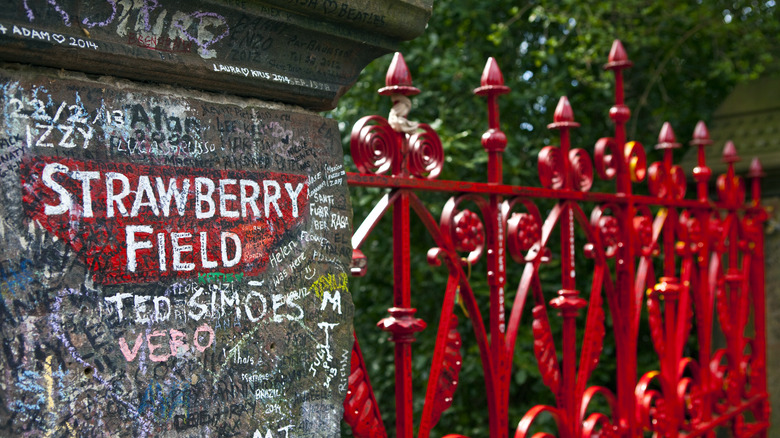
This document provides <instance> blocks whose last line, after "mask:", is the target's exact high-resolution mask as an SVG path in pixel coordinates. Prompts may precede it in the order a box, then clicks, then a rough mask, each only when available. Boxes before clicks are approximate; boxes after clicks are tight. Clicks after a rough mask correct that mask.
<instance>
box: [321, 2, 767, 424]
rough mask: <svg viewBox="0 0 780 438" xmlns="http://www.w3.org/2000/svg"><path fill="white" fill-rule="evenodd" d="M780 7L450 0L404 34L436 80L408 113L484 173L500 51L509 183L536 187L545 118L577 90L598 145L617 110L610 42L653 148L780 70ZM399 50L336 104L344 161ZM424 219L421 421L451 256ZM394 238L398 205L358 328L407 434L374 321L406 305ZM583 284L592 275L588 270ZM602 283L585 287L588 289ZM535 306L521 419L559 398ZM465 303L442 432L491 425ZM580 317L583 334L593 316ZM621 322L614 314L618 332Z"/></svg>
mask: <svg viewBox="0 0 780 438" xmlns="http://www.w3.org/2000/svg"><path fill="white" fill-rule="evenodd" d="M777 14H778V8H777V7H776V6H775V1H773V0H769V1H748V0H731V1H726V0H698V1H690V2H679V1H673V0H656V1H650V0H621V1H618V0H613V1H604V2H598V3H596V2H583V1H575V0H563V1H561V0H536V1H530V2H522V3H519V4H518V2H516V1H509V0H493V1H484V0H437V1H436V2H435V5H434V11H433V17H432V18H431V20H430V22H429V25H428V28H427V30H426V32H425V34H424V35H423V36H422V37H420V38H418V39H416V40H414V41H411V42H408V43H405V44H403V46H402V52H403V53H404V56H405V59H406V62H407V64H408V65H409V68H410V70H411V73H412V76H413V78H414V84H415V86H416V87H418V88H420V89H421V90H422V92H421V93H420V94H419V95H418V96H415V97H413V98H412V102H413V108H412V111H411V114H410V115H409V119H411V120H416V121H421V122H426V123H429V124H431V125H432V126H433V127H434V128H436V129H437V130H438V132H439V135H440V137H441V139H442V142H443V144H444V150H445V156H446V164H445V167H444V171H443V172H442V175H441V176H440V177H439V179H453V180H467V181H484V180H485V178H486V171H485V167H486V166H485V165H486V162H487V158H486V154H485V153H484V151H483V150H482V147H481V145H480V141H479V139H480V136H481V134H482V132H483V131H484V130H485V129H487V117H486V109H485V104H484V101H483V100H482V99H481V98H479V97H476V96H474V95H473V94H472V90H473V89H474V88H476V87H478V86H479V80H480V76H481V73H482V68H483V66H484V63H485V61H486V59H487V57H489V56H493V57H495V58H496V60H497V61H498V64H499V66H500V67H501V70H502V71H503V74H504V78H505V80H506V85H508V86H509V87H511V88H512V92H511V93H510V94H508V95H505V96H502V97H500V98H499V102H500V108H501V123H502V129H503V131H504V132H505V133H506V135H507V138H508V140H509V143H508V146H507V150H506V153H505V155H504V181H505V183H507V184H518V185H529V186H538V185H539V184H538V179H537V177H536V175H537V172H536V155H537V153H538V152H539V150H540V149H541V148H542V147H544V146H545V145H547V144H557V142H558V139H557V136H556V135H555V133H554V132H550V131H548V130H547V129H546V125H547V124H548V123H550V122H552V115H553V112H554V110H555V105H556V103H557V101H558V98H559V96H562V95H567V96H568V97H569V100H570V102H571V104H572V107H573V109H574V114H575V119H576V120H577V121H578V122H579V123H581V124H582V127H581V128H579V129H577V130H575V131H574V132H573V133H572V143H573V146H575V147H583V148H585V149H587V150H591V151H592V147H593V146H592V145H593V144H594V143H595V142H596V140H597V139H598V138H599V137H604V136H609V135H611V133H612V129H613V128H612V123H611V121H610V120H609V118H608V116H607V113H608V109H609V107H610V106H611V104H612V102H613V99H614V97H613V76H612V73H611V72H606V71H604V70H603V68H602V67H603V65H604V64H605V63H606V61H607V55H608V53H609V49H610V47H611V45H612V41H613V40H614V39H616V38H619V39H621V41H622V42H623V45H624V47H625V48H626V51H627V52H628V55H629V58H630V59H631V61H633V62H634V67H633V68H631V69H629V70H627V71H626V74H625V78H626V104H627V105H628V106H629V107H630V108H631V110H632V118H631V120H630V121H629V124H628V138H629V139H630V140H637V141H640V142H641V143H642V144H644V145H645V147H646V148H647V149H648V151H649V152H650V153H651V154H652V146H653V145H654V144H655V142H656V141H655V140H656V137H657V133H658V131H659V129H660V127H661V125H662V123H663V122H664V121H665V120H669V121H670V122H671V123H672V125H673V127H674V129H675V132H676V133H677V138H678V141H680V142H681V143H684V144H685V143H686V142H687V140H688V139H689V138H690V136H691V133H692V131H693V128H694V126H695V124H696V121H697V120H699V119H703V120H705V121H707V120H708V119H709V117H710V116H711V114H712V112H713V111H714V110H715V108H716V107H717V105H718V104H719V103H720V102H721V101H722V100H723V98H725V96H726V95H727V94H728V93H729V92H730V90H731V89H732V88H733V87H734V85H735V84H737V83H738V82H740V81H745V80H749V79H754V78H757V77H758V76H759V75H762V74H772V73H777V71H776V69H777V65H778V64H777V62H776V60H777V57H778V47H780V46H779V45H778V35H780V20H778V17H777ZM389 62H390V57H389V55H388V56H387V57H383V58H381V59H378V60H377V61H375V62H374V63H372V64H371V65H370V66H369V67H368V68H367V69H366V70H365V71H364V73H363V75H362V76H361V78H360V81H359V82H358V83H357V84H356V85H355V86H354V88H353V89H352V90H350V91H349V92H348V93H347V94H346V95H345V96H344V97H343V98H342V99H341V101H340V104H339V107H338V108H337V109H336V110H334V111H333V113H332V116H333V117H334V118H335V119H337V120H339V121H340V122H341V124H340V125H341V128H342V134H343V137H344V145H345V149H344V150H345V154H346V155H347V160H346V161H347V164H348V166H351V170H353V171H354V170H355V169H354V166H353V165H352V163H351V159H350V157H349V132H350V129H351V126H352V125H353V124H354V123H355V122H356V121H357V120H358V119H359V118H360V117H362V116H365V115H369V114H382V115H385V116H386V115H387V114H388V112H389V109H390V102H389V99H388V98H386V97H381V96H378V95H377V94H376V89H377V88H379V87H381V86H383V85H384V75H385V72H386V69H387V66H388V65H389ZM716 147H719V146H717V145H716ZM648 158H649V159H650V160H654V159H656V158H657V157H654V156H652V155H651V156H649V157H648ZM609 187H612V186H609ZM607 190H611V189H610V188H607ZM381 194H382V192H381V191H379V190H375V189H353V193H352V199H353V207H354V211H355V226H356V227H357V225H359V223H360V222H361V221H362V220H363V218H365V217H366V215H367V214H368V211H370V209H371V207H372V206H373V205H374V204H375V202H376V201H377V200H378V199H379V197H380V196H381ZM424 201H425V202H426V204H427V205H428V206H429V208H430V209H431V211H432V214H433V215H434V217H437V218H438V214H439V213H440V209H441V207H442V206H443V204H444V202H445V201H446V197H444V196H442V195H434V196H427V197H424ZM412 225H413V228H412V236H413V238H412V252H413V254H412V266H413V269H412V288H413V296H412V304H413V306H414V307H417V308H418V309H419V310H418V316H419V317H421V318H423V319H424V320H425V321H426V322H427V323H428V328H427V329H426V330H425V331H424V332H423V333H421V334H420V336H419V341H418V342H417V343H415V344H414V354H415V356H414V370H413V375H414V378H415V385H416V386H415V394H416V395H417V396H418V401H419V404H416V405H415V417H416V418H419V415H420V413H421V412H422V404H421V401H422V397H423V395H424V394H425V388H426V384H427V376H428V372H429V369H430V359H431V355H432V351H433V345H434V340H435V339H434V337H435V333H436V327H437V324H438V312H439V310H440V306H441V303H442V298H443V293H444V285H445V283H446V273H445V272H444V271H445V269H444V268H441V267H440V268H432V267H429V266H428V265H427V263H426V260H425V254H426V251H427V250H428V249H429V248H430V247H431V246H433V241H432V239H430V237H428V235H427V232H426V231H425V229H424V228H423V227H422V226H421V225H420V223H419V221H415V220H414V218H413V224H412ZM391 242H392V237H391V226H390V218H389V217H386V218H385V219H384V220H383V222H382V223H381V224H380V226H379V227H377V228H376V229H375V230H374V231H373V233H372V237H371V238H370V239H369V240H368V242H367V243H366V244H365V245H364V247H363V251H364V253H365V254H366V256H367V257H368V261H369V274H368V275H367V276H366V277H365V278H361V279H356V280H354V281H353V282H352V285H351V289H352V292H353V299H354V301H355V304H356V314H355V324H356V330H357V332H358V336H359V337H360V341H361V346H362V347H363V351H364V354H365V356H366V360H367V362H368V363H369V372H370V373H371V381H372V384H373V385H374V388H375V390H376V391H377V397H378V398H379V403H380V406H381V410H382V412H383V415H384V417H383V418H384V421H385V424H386V425H387V427H388V431H389V432H390V433H391V435H393V434H394V427H395V424H394V421H395V420H394V412H395V411H394V403H395V401H394V369H393V357H392V355H393V346H392V343H390V342H388V341H387V340H386V338H387V334H386V333H384V332H381V331H379V330H378V329H377V328H376V326H375V325H376V322H377V321H379V320H380V319H381V318H384V317H385V316H387V313H386V309H387V308H388V307H391V305H392V293H393V289H392V275H393V274H392V251H391V248H392V246H391ZM551 247H552V248H555V246H554V245H553V246H551ZM553 256H555V254H553ZM583 263H585V262H583ZM512 265H513V266H510V268H511V269H512V271H511V272H510V273H509V277H508V278H509V279H510V281H509V284H508V286H507V289H508V294H507V306H511V302H512V300H513V298H514V293H513V290H514V287H515V285H516V284H517V281H518V280H519V278H520V269H521V267H518V266H514V264H512ZM581 266H582V265H581ZM484 270H485V266H484V261H482V262H481V263H480V264H478V265H477V266H475V267H474V277H473V279H472V281H473V288H474V290H475V293H476V294H477V299H478V300H480V303H481V304H480V305H481V306H482V312H483V316H485V315H487V302H488V294H487V286H486V282H485V279H484ZM545 272H546V273H545V274H544V275H548V276H549V282H547V283H546V284H545V293H546V294H549V296H552V295H553V294H554V293H555V290H557V289H556V288H555V287H556V285H555V283H556V282H559V281H560V280H559V279H557V278H559V277H558V273H557V271H556V268H555V266H554V265H551V266H548V267H547V270H546V271H545ZM578 286H579V284H578ZM582 287H587V284H586V283H585V282H583V285H582ZM588 293H589V291H587V290H586V291H583V295H585V296H587V294H588ZM526 307H527V309H526V314H525V315H524V316H523V325H522V327H521V333H520V336H518V344H517V345H518V347H517V352H516V354H515V358H514V368H513V372H514V374H513V376H512V379H513V381H512V393H511V397H512V398H511V401H510V408H511V410H510V422H512V423H513V424H514V425H516V424H517V423H516V422H517V421H519V419H520V418H521V417H522V415H523V414H524V413H525V412H526V411H527V410H528V408H530V407H531V406H533V405H534V404H538V403H553V402H554V401H553V398H552V395H551V394H550V392H549V390H548V389H547V388H546V387H545V386H544V385H543V384H542V383H541V380H540V379H539V373H538V370H537V369H536V361H535V359H534V356H533V350H532V347H531V345H532V337H531V333H530V323H529V322H530V314H529V313H528V310H529V309H528V308H530V305H527V306H526ZM457 312H459V318H460V321H461V323H460V325H459V330H460V333H461V335H462V337H463V341H464V342H463V350H462V354H463V356H464V360H463V369H462V371H461V381H460V384H459V385H458V386H459V387H458V390H457V392H456V393H455V402H454V404H453V406H452V408H451V409H450V410H448V411H447V412H445V414H444V415H443V416H442V419H441V421H440V423H439V426H438V427H437V428H436V429H435V430H436V431H438V432H436V433H435V434H434V436H441V435H444V434H446V433H461V434H464V435H468V436H472V437H478V436H488V432H487V408H486V406H487V403H486V399H485V395H484V394H485V386H484V383H483V382H482V371H481V365H480V362H479V352H478V349H477V346H476V344H475V342H474V341H473V331H472V328H471V325H470V324H471V322H470V321H469V320H468V319H467V318H466V317H465V316H464V315H463V314H462V312H460V310H457ZM553 319H555V318H553ZM578 327H580V331H582V327H583V324H582V321H580V324H579V326H578ZM554 329H556V328H555V327H554ZM556 330H557V329H556ZM610 330H611V327H607V337H608V338H610V335H609V333H610ZM580 334H581V333H580ZM642 336H643V337H644V336H647V335H646V334H642ZM607 342H612V341H610V339H608V340H607ZM640 345H645V346H646V345H649V339H644V338H640ZM605 357H608V358H610V360H602V364H600V365H599V369H598V370H597V374H596V375H594V376H593V378H592V380H593V381H594V382H598V383H600V384H605V385H607V386H610V387H614V384H612V383H610V382H611V380H610V379H611V378H612V377H613V376H614V360H613V359H612V358H614V346H613V345H606V346H605V351H604V352H603V353H602V359H603V358H605ZM639 362H640V372H641V371H642V370H643V369H646V368H648V367H657V365H656V364H657V359H656V358H655V353H654V351H653V350H652V349H648V348H641V349H640V352H639ZM509 427H510V428H512V425H509ZM347 434H348V432H347V431H346V429H345V435H347Z"/></svg>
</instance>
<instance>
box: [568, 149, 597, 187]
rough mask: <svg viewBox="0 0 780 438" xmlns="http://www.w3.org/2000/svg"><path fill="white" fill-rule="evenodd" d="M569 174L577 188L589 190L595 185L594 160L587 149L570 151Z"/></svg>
mask: <svg viewBox="0 0 780 438" xmlns="http://www.w3.org/2000/svg"><path fill="white" fill-rule="evenodd" d="M569 165H570V167H569V169H570V172H569V175H570V177H571V184H572V185H573V186H574V189H575V190H579V191H580V192H587V191H588V190H590V188H591V187H592V186H593V162H592V161H591V160H590V155H588V153H587V152H586V151H585V149H572V150H570V151H569Z"/></svg>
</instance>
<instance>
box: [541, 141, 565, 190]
mask: <svg viewBox="0 0 780 438" xmlns="http://www.w3.org/2000/svg"><path fill="white" fill-rule="evenodd" d="M538 164H539V182H541V183H542V186H543V187H546V188H548V189H556V190H557V189H562V188H563V185H564V184H565V182H566V180H565V175H564V167H563V156H562V155H561V150H560V149H558V148H557V147H555V146H545V147H544V148H542V150H541V152H539V159H538Z"/></svg>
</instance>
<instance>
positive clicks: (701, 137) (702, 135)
mask: <svg viewBox="0 0 780 438" xmlns="http://www.w3.org/2000/svg"><path fill="white" fill-rule="evenodd" d="M711 144H712V140H710V131H709V130H707V125H706V124H705V123H704V121H703V120H699V122H698V123H696V128H694V130H693V140H691V145H692V146H699V145H702V146H707V145H711Z"/></svg>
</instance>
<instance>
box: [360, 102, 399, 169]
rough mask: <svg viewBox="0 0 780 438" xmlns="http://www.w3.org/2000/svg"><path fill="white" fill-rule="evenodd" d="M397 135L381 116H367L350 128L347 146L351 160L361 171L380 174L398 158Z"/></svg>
mask: <svg viewBox="0 0 780 438" xmlns="http://www.w3.org/2000/svg"><path fill="white" fill-rule="evenodd" d="M399 135H402V134H398V133H397V132H395V131H393V128H392V127H391V126H390V124H389V123H388V122H387V120H385V119H384V118H382V117H379V116H368V117H363V118H362V119H360V120H359V121H358V122H357V123H356V124H355V126H354V127H353V128H352V135H351V137H350V142H349V147H350V151H351V153H352V160H353V161H354V162H355V166H357V168H358V170H359V171H360V172H361V173H375V174H377V175H381V174H383V173H385V172H387V171H388V170H390V168H391V167H392V164H393V161H394V160H396V159H397V158H398V155H399V154H400V151H399V150H398V139H399Z"/></svg>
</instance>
